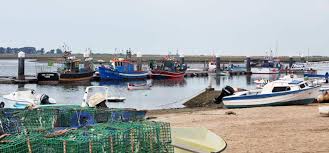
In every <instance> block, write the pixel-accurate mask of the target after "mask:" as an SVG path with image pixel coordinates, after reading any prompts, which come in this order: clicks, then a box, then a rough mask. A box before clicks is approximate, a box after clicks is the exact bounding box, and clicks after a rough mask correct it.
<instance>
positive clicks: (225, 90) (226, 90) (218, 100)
mask: <svg viewBox="0 0 329 153" xmlns="http://www.w3.org/2000/svg"><path fill="white" fill-rule="evenodd" d="M233 94H234V89H233V88H232V87H230V86H226V87H225V88H223V89H222V92H221V93H220V95H219V96H218V97H217V98H215V103H216V104H220V103H221V102H222V101H223V97H225V96H230V95H233Z"/></svg>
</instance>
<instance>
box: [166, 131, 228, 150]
mask: <svg viewBox="0 0 329 153" xmlns="http://www.w3.org/2000/svg"><path fill="white" fill-rule="evenodd" d="M171 136H172V145H173V146H174V147H175V148H174V150H175V153H211V152H221V151H223V150H224V149H225V148H226V142H225V141H224V140H223V139H222V138H221V137H219V136H218V135H216V134H215V133H213V132H211V131H209V130H208V129H206V128H201V127H200V128H172V129H171Z"/></svg>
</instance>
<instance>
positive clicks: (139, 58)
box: [137, 52, 142, 71]
mask: <svg viewBox="0 0 329 153" xmlns="http://www.w3.org/2000/svg"><path fill="white" fill-rule="evenodd" d="M137 71H142V54H141V53H140V52H138V53H137Z"/></svg>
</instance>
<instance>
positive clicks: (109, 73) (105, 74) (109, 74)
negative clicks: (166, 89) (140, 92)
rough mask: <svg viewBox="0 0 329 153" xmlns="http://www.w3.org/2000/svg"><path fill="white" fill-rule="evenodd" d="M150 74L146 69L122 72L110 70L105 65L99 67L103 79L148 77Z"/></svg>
mask: <svg viewBox="0 0 329 153" xmlns="http://www.w3.org/2000/svg"><path fill="white" fill-rule="evenodd" d="M148 75H149V73H148V72H146V71H134V72H129V73H122V72H116V71H113V70H110V69H108V68H105V67H99V76H100V78H101V80H129V79H146V78H147V76H148Z"/></svg>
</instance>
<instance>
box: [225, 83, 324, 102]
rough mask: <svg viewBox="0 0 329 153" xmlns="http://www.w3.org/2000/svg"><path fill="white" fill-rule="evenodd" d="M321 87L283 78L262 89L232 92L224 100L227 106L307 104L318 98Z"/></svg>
mask: <svg viewBox="0 0 329 153" xmlns="http://www.w3.org/2000/svg"><path fill="white" fill-rule="evenodd" d="M319 89H320V86H319V85H309V83H308V82H306V81H303V80H300V79H294V78H291V79H282V80H276V81H273V82H269V83H267V84H266V85H265V86H264V87H263V88H262V89H258V90H257V89H256V90H249V91H242V92H236V93H234V91H233V92H230V94H231V95H229V96H226V97H224V98H223V99H222V100H223V104H224V106H225V107H226V108H244V107H257V106H280V105H306V104H310V103H312V102H313V101H314V100H315V99H316V98H317V96H318V95H319V93H320V92H319ZM224 92H225V91H224ZM232 94H233V95H232Z"/></svg>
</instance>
